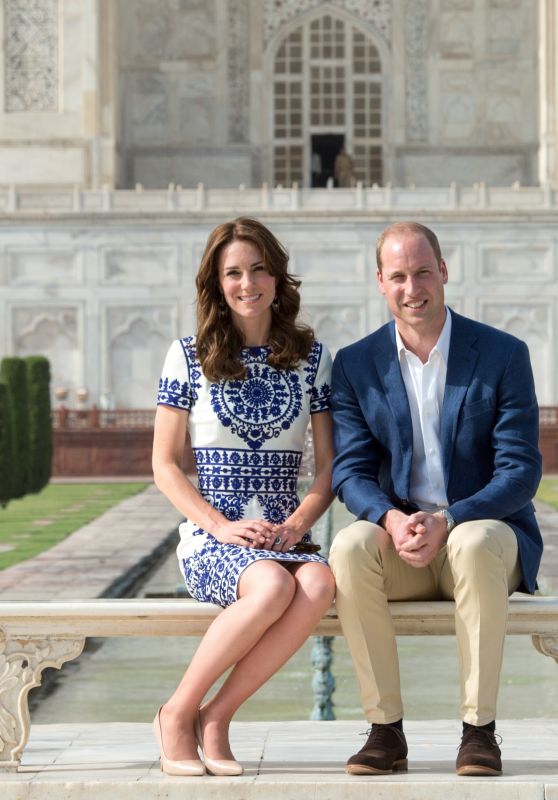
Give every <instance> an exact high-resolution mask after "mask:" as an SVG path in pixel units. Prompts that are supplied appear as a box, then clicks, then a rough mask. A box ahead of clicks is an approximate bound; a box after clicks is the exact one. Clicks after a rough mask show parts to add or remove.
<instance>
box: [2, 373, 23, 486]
mask: <svg viewBox="0 0 558 800" xmlns="http://www.w3.org/2000/svg"><path fill="white" fill-rule="evenodd" d="M0 380H2V381H3V382H4V383H5V384H6V385H7V387H8V397H9V402H10V406H11V415H10V416H11V436H10V439H11V465H10V483H11V494H10V498H12V499H15V498H16V497H23V496H24V495H25V494H27V485H28V480H29V479H28V475H29V463H28V459H29V448H28V443H27V439H28V425H27V418H28V410H27V369H26V366H25V360H24V359H23V358H16V357H12V358H3V359H2V361H1V362H0Z"/></svg>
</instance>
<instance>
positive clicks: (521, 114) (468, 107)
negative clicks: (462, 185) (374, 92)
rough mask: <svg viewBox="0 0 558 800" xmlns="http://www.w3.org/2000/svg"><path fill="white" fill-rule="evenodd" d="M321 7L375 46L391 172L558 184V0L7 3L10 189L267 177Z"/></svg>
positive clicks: (432, 178)
mask: <svg viewBox="0 0 558 800" xmlns="http://www.w3.org/2000/svg"><path fill="white" fill-rule="evenodd" d="M321 13H330V14H331V13H333V14H337V15H338V16H340V17H341V18H342V19H343V20H344V21H345V22H347V23H348V24H351V25H356V26H357V27H359V28H360V29H361V30H363V31H365V32H366V33H367V34H368V35H369V36H370V37H371V38H372V40H373V41H374V42H375V43H377V45H378V48H379V50H380V52H381V57H382V72H383V82H384V86H383V96H384V97H385V103H384V108H383V139H384V143H385V146H384V179H385V181H386V182H387V181H391V182H393V183H396V184H397V185H409V184H416V185H420V186H444V185H447V184H448V183H449V182H450V181H452V180H455V181H458V182H469V183H470V182H472V181H480V180H483V181H485V182H486V183H488V184H491V185H507V184H510V183H512V182H513V181H520V182H521V183H522V184H524V185H533V184H535V183H537V182H538V181H541V182H544V181H545V180H553V181H555V180H557V179H558V173H557V164H558V155H557V152H558V138H557V134H556V130H557V113H556V107H557V105H556V83H557V67H556V64H557V63H558V62H557V59H556V56H555V52H556V40H557V37H558V11H557V0H377V1H376V2H374V3H371V2H369V0H328V2H326V0H180V2H177V0H159V2H156V3H155V2H153V0H64V1H63V2H62V0H0V42H1V44H0V184H10V183H14V184H16V185H32V184H34V185H37V184H40V185H55V184H65V185H71V184H79V185H82V186H84V187H98V186H101V185H103V184H104V183H107V184H109V185H111V186H114V185H119V186H128V187H133V186H134V185H135V184H136V183H138V182H139V183H142V184H143V185H144V186H145V187H146V188H162V187H165V186H167V185H168V184H169V183H175V184H180V185H183V186H186V187H194V186H196V184H197V183H198V182H200V181H203V182H204V183H205V184H206V185H209V186H213V187H221V188H222V187H232V186H238V185H239V184H241V183H242V184H245V185H247V186H254V185H258V184H259V183H260V181H261V180H262V178H266V177H267V178H268V179H269V176H270V175H272V139H273V137H272V111H271V92H270V86H271V81H272V76H273V64H274V56H275V52H276V49H277V47H278V45H279V43H280V41H281V37H282V36H284V35H286V33H287V32H288V31H290V30H292V28H293V26H296V25H297V24H298V23H299V22H300V21H302V20H304V19H307V18H308V17H309V15H310V16H312V15H314V16H315V15H319V14H321ZM305 137H306V139H307V140H308V141H309V138H310V131H309V130H307V131H306V133H305Z"/></svg>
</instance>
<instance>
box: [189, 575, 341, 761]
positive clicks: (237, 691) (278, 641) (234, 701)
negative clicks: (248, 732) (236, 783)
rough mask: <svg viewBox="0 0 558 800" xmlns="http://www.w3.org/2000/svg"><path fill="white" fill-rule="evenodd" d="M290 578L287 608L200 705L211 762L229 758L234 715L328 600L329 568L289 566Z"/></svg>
mask: <svg viewBox="0 0 558 800" xmlns="http://www.w3.org/2000/svg"><path fill="white" fill-rule="evenodd" d="M285 571H286V570H285ZM247 572H248V571H247ZM292 575H293V577H294V580H295V582H296V591H295V594H294V597H293V599H292V602H291V603H290V605H289V606H288V608H287V609H286V610H285V611H284V612H283V614H282V615H281V616H280V617H279V619H278V620H277V621H276V622H275V623H274V624H273V625H271V626H270V627H269V628H268V629H267V630H266V632H265V633H264V634H263V636H261V638H260V639H259V641H257V643H255V644H254V645H253V646H252V647H251V648H250V650H249V651H248V652H247V653H246V655H245V656H244V657H243V658H241V659H240V660H239V661H237V663H236V666H235V667H234V669H233V670H232V671H231V673H230V675H229V676H228V678H227V679H226V681H225V682H224V684H223V686H222V687H221V688H220V689H219V691H218V692H217V693H216V694H215V696H214V697H212V698H211V700H209V701H208V702H207V703H206V704H205V705H204V706H203V709H202V712H201V715H200V718H201V727H202V731H203V741H204V750H205V751H206V752H207V754H208V756H209V757H210V758H216V759H230V758H234V756H233V755H232V753H231V750H230V747H229V740H228V729H229V724H230V721H231V719H232V717H233V715H234V713H235V711H236V710H237V709H238V708H239V707H240V706H241V705H242V703H244V701H245V700H247V699H248V697H250V696H251V695H253V694H254V692H255V691H257V690H258V689H259V688H260V686H262V685H263V684H264V683H265V682H266V681H267V680H268V679H269V678H270V677H271V676H272V675H273V674H275V672H277V670H278V669H279V668H280V667H282V666H283V664H285V662H286V661H288V659H289V658H290V657H291V656H292V655H293V654H294V653H296V651H297V650H298V649H299V648H300V647H301V645H302V644H304V642H305V641H306V639H307V638H308V636H309V635H310V634H311V633H312V631H313V630H314V628H315V627H316V624H317V623H318V622H319V620H320V619H321V617H322V616H323V614H324V612H325V611H327V609H328V608H329V607H330V605H331V603H332V601H333V597H334V594H335V582H334V579H333V575H332V573H331V572H330V570H329V567H326V566H325V565H324V564H317V563H311V562H309V563H306V564H299V565H296V566H295V567H293V568H292ZM239 590H240V591H242V585H240V587H239Z"/></svg>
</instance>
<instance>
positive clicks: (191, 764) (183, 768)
mask: <svg viewBox="0 0 558 800" xmlns="http://www.w3.org/2000/svg"><path fill="white" fill-rule="evenodd" d="M161 708H162V706H161ZM161 708H159V710H158V711H157V714H156V715H155V719H154V720H153V733H154V734H155V739H156V740H157V742H158V744H159V750H160V751H161V759H160V761H161V771H162V772H166V773H167V775H184V776H186V775H189V776H199V775H205V765H204V763H203V761H200V760H199V758H192V759H189V760H186V761H172V760H171V759H170V758H167V757H166V755H165V751H164V750H163V734H162V731H161ZM196 722H197V720H196Z"/></svg>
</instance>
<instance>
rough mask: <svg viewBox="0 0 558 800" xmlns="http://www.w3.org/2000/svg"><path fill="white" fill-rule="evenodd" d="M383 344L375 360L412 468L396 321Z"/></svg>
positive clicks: (410, 425)
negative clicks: (396, 337)
mask: <svg viewBox="0 0 558 800" xmlns="http://www.w3.org/2000/svg"><path fill="white" fill-rule="evenodd" d="M383 345H384V346H383V347H381V348H378V349H377V350H376V353H375V355H374V361H375V363H376V368H377V370H378V375H379V377H380V380H381V382H382V385H383V387H384V392H385V395H386V400H387V403H388V405H389V407H390V409H391V412H392V414H393V416H394V418H395V423H396V428H397V431H398V432H399V438H400V440H401V451H402V453H404V454H409V457H408V459H406V460H408V463H409V470H410V464H411V456H412V453H413V422H412V420H411V409H410V408H409V401H408V399H407V390H406V389H405V384H404V383H403V377H402V375H401V367H400V366H399V358H398V355H397V349H396V344H395V324H394V323H391V324H390V326H389V329H388V335H387V336H386V337H385V341H384V343H383Z"/></svg>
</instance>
